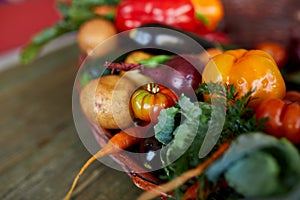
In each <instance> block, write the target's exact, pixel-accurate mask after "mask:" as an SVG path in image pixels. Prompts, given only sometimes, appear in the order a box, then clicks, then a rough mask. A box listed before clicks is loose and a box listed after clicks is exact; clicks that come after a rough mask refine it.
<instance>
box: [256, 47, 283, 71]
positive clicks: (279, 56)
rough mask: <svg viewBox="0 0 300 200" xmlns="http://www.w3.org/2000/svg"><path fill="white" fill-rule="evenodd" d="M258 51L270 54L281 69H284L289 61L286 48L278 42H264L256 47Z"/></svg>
mask: <svg viewBox="0 0 300 200" xmlns="http://www.w3.org/2000/svg"><path fill="white" fill-rule="evenodd" d="M255 48H256V49H259V50H263V51H266V52H268V53H269V54H270V55H271V56H272V57H273V58H274V60H275V62H276V64H277V65H278V67H279V68H281V67H283V65H284V64H285V62H286V61H287V52H286V50H285V48H284V47H283V46H282V45H280V44H279V43H276V42H262V43H259V44H258V45H256V46H255Z"/></svg>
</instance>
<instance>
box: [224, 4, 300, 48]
mask: <svg viewBox="0 0 300 200" xmlns="http://www.w3.org/2000/svg"><path fill="white" fill-rule="evenodd" d="M222 3H223V7H224V12H225V16H224V26H225V29H226V32H228V34H229V37H230V38H231V40H232V42H233V43H235V44H237V45H241V46H243V47H245V48H252V47H254V46H255V45H257V44H258V43H261V42H264V41H274V42H278V43H280V44H282V45H284V46H287V45H288V43H289V41H290V37H291V36H292V34H295V31H296V29H298V30H299V28H297V27H300V1H299V0H274V1H271V0H222ZM298 34H299V35H300V32H298Z"/></svg>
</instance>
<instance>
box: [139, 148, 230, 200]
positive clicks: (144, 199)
mask: <svg viewBox="0 0 300 200" xmlns="http://www.w3.org/2000/svg"><path fill="white" fill-rule="evenodd" d="M228 148H229V143H223V144H222V145H221V146H220V147H219V148H218V150H217V151H216V152H214V153H213V154H212V155H211V156H210V157H209V158H208V159H207V160H205V161H204V162H203V163H201V164H200V165H199V166H198V167H196V168H194V169H191V170H189V171H187V172H185V173H183V174H182V175H181V176H179V177H177V178H175V179H173V180H172V181H169V182H168V183H165V184H163V185H159V186H157V187H156V188H154V189H153V190H151V191H147V192H145V193H143V194H142V195H141V196H139V198H138V200H148V199H152V198H154V197H156V196H158V195H159V194H161V193H167V192H170V191H172V190H174V189H175V188H177V187H178V186H180V185H182V184H183V183H185V182H186V181H187V180H189V179H191V178H193V177H195V176H199V175H200V174H201V173H202V172H203V171H204V170H205V169H206V168H207V167H208V166H209V165H210V164H212V163H213V162H214V161H216V160H217V159H218V158H219V157H221V156H222V155H223V154H224V153H225V151H226V150H227V149H228Z"/></svg>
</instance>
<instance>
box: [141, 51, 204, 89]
mask: <svg viewBox="0 0 300 200" xmlns="http://www.w3.org/2000/svg"><path fill="white" fill-rule="evenodd" d="M203 68H204V64H203V63H202V62H201V61H200V59H199V58H197V57H196V56H193V55H177V56H175V57H173V58H172V59H170V60H169V61H167V62H166V63H165V64H164V65H159V66H158V67H157V68H144V69H143V72H142V73H143V74H145V75H147V76H150V77H151V78H152V79H153V80H154V81H155V82H157V83H160V84H162V85H164V86H166V87H169V88H170V89H173V90H174V91H175V92H176V93H177V94H179V95H180V94H181V93H184V94H186V95H191V94H195V92H194V90H195V89H197V88H198V86H199V83H201V80H202V77H201V73H202V71H203Z"/></svg>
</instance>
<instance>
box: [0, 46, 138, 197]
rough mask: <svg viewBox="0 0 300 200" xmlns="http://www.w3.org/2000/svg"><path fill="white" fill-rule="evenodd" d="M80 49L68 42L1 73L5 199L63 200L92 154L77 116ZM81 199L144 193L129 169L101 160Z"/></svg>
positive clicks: (0, 177)
mask: <svg viewBox="0 0 300 200" xmlns="http://www.w3.org/2000/svg"><path fill="white" fill-rule="evenodd" d="M77 56H78V50H77V49H76V48H74V46H73V47H68V49H65V50H63V51H60V52H56V53H54V54H52V55H49V56H47V57H44V58H41V59H39V60H38V61H36V62H35V63H33V64H32V65H30V66H27V67H17V68H13V69H10V70H8V71H5V72H3V73H1V74H0V113H1V114H0V145H1V151H0V163H1V165H0V199H4V200H12V199H13V200H15V199H17V200H18V199H25V200H27V199H28V200H29V199H30V200H32V199H33V200H35V199H45V200H48V199H49V200H50V199H51V200H53V199H62V197H63V196H64V195H65V194H66V192H67V190H68V189H69V187H70V184H71V182H72V180H73V178H74V177H75V175H76V173H77V172H78V171H79V169H80V167H81V166H82V165H83V163H84V162H85V161H86V160H87V159H88V158H89V157H90V154H89V153H88V151H87V150H86V149H85V147H84V145H83V144H82V143H81V141H80V139H79V137H78V135H77V133H76V130H75V126H74V122H73V118H72V104H71V103H72V87H73V82H74V78H75V74H76V70H77V69H76V65H77ZM87 179H92V181H91V182H90V183H89V184H88V185H87V186H86V188H85V189H84V190H82V191H81V192H80V193H79V194H77V195H76V198H75V199H93V200H95V199H96V200H97V199H99V200H107V199H124V200H127V199H128V200H132V199H135V198H136V197H137V195H138V194H139V193H140V192H141V191H140V190H139V189H138V188H136V187H135V186H134V185H133V183H132V181H131V180H130V178H129V177H128V176H127V175H126V174H125V173H123V172H119V171H116V170H113V169H110V168H108V167H107V166H105V165H103V164H102V163H100V162H95V163H94V164H93V165H92V166H91V167H90V168H89V169H88V170H87V172H86V173H85V174H84V175H83V176H82V180H81V181H80V184H81V183H84V182H85V181H86V180H87Z"/></svg>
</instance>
